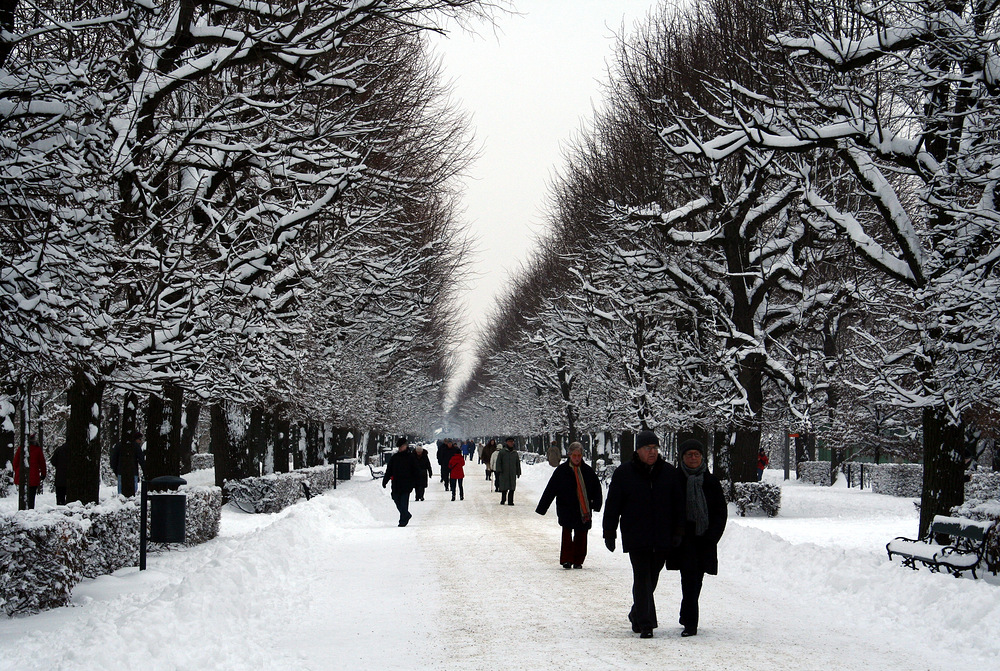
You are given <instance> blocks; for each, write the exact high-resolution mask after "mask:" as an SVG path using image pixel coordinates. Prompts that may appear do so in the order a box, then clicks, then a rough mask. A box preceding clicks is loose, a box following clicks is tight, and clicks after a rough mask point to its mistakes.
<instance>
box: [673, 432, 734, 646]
mask: <svg viewBox="0 0 1000 671" xmlns="http://www.w3.org/2000/svg"><path fill="white" fill-rule="evenodd" d="M677 451H678V453H679V454H680V458H681V465H680V468H679V469H677V471H676V478H677V485H678V488H679V489H680V490H681V491H682V492H683V494H684V515H683V517H682V523H681V543H680V552H678V553H675V554H674V556H673V557H672V558H671V560H670V561H668V563H667V568H668V569H671V570H678V569H679V570H680V573H681V615H680V624H681V626H682V627H684V630H683V631H682V632H681V636H685V637H687V636H696V635H697V634H698V597H699V596H700V595H701V587H702V582H703V581H704V578H705V574H706V573H708V574H709V575H716V574H717V573H718V572H719V553H718V550H717V548H718V545H719V540H720V539H721V538H722V534H723V532H724V531H725V530H726V518H727V517H728V510H727V506H726V497H725V495H724V494H723V492H722V483H721V482H719V479H718V478H717V477H715V475H713V474H712V473H710V472H709V471H708V464H707V462H706V460H705V446H704V445H702V444H701V442H699V441H697V440H693V439H692V440H685V441H684V442H683V443H681V445H680V448H679V449H678V450H677Z"/></svg>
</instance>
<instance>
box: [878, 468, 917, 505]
mask: <svg viewBox="0 0 1000 671" xmlns="http://www.w3.org/2000/svg"><path fill="white" fill-rule="evenodd" d="M867 472H868V471H867V470H866V471H865V473H866V474H867ZM871 483H872V491H873V492H875V493H876V494H888V495H889V496H906V497H911V498H912V497H919V496H920V490H921V489H922V488H923V485H924V467H923V466H922V465H921V464H879V465H878V466H877V467H875V468H872V470H871Z"/></svg>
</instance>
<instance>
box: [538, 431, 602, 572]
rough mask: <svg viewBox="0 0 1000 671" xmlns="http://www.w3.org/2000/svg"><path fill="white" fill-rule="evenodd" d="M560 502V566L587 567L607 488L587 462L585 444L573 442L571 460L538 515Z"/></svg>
mask: <svg viewBox="0 0 1000 671" xmlns="http://www.w3.org/2000/svg"><path fill="white" fill-rule="evenodd" d="M553 500H555V502H556V518H557V519H558V521H559V526H561V527H562V544H561V545H560V547H559V563H560V564H562V567H563V568H565V569H568V568H583V560H584V559H586V558H587V532H588V531H589V530H590V528H591V526H593V516H594V513H595V512H597V511H599V510H600V509H601V504H602V503H603V502H604V488H603V487H601V481H600V480H598V479H597V474H596V473H594V469H593V468H591V467H590V466H589V465H587V463H586V462H585V461H584V460H583V445H581V444H580V443H571V444H570V446H569V458H568V459H566V461H564V462H563V463H562V464H560V465H559V466H558V467H556V470H554V471H553V472H552V477H551V478H549V484H548V485H546V486H545V491H544V492H542V498H541V499H540V500H539V501H538V507H537V508H535V512H536V513H538V514H539V515H544V514H545V513H546V512H548V510H549V506H550V505H552V501H553Z"/></svg>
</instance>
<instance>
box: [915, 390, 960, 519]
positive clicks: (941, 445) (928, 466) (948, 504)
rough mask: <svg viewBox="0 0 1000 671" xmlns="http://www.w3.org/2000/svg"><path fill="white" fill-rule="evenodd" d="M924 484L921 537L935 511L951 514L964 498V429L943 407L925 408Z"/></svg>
mask: <svg viewBox="0 0 1000 671" xmlns="http://www.w3.org/2000/svg"><path fill="white" fill-rule="evenodd" d="M923 424H924V486H923V491H922V492H921V495H920V537H921V538H922V537H923V536H924V535H925V534H926V533H927V531H928V529H930V526H931V522H932V521H933V519H934V516H935V515H950V514H951V509H952V508H953V507H954V506H960V505H962V503H963V502H964V500H965V459H964V456H965V455H964V452H965V430H964V427H963V426H962V425H961V424H954V423H952V422H949V421H948V417H947V416H946V414H945V413H944V412H943V411H940V410H937V409H934V408H925V409H924V414H923Z"/></svg>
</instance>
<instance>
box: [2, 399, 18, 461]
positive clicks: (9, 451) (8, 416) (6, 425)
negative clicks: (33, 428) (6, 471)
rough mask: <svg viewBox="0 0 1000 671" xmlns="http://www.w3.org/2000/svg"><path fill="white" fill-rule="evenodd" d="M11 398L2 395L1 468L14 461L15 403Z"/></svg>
mask: <svg viewBox="0 0 1000 671" xmlns="http://www.w3.org/2000/svg"><path fill="white" fill-rule="evenodd" d="M12 400H13V399H11V397H10V396H6V395H0V468H6V466H7V464H11V465H13V461H14V413H15V408H14V403H13V402H12Z"/></svg>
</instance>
